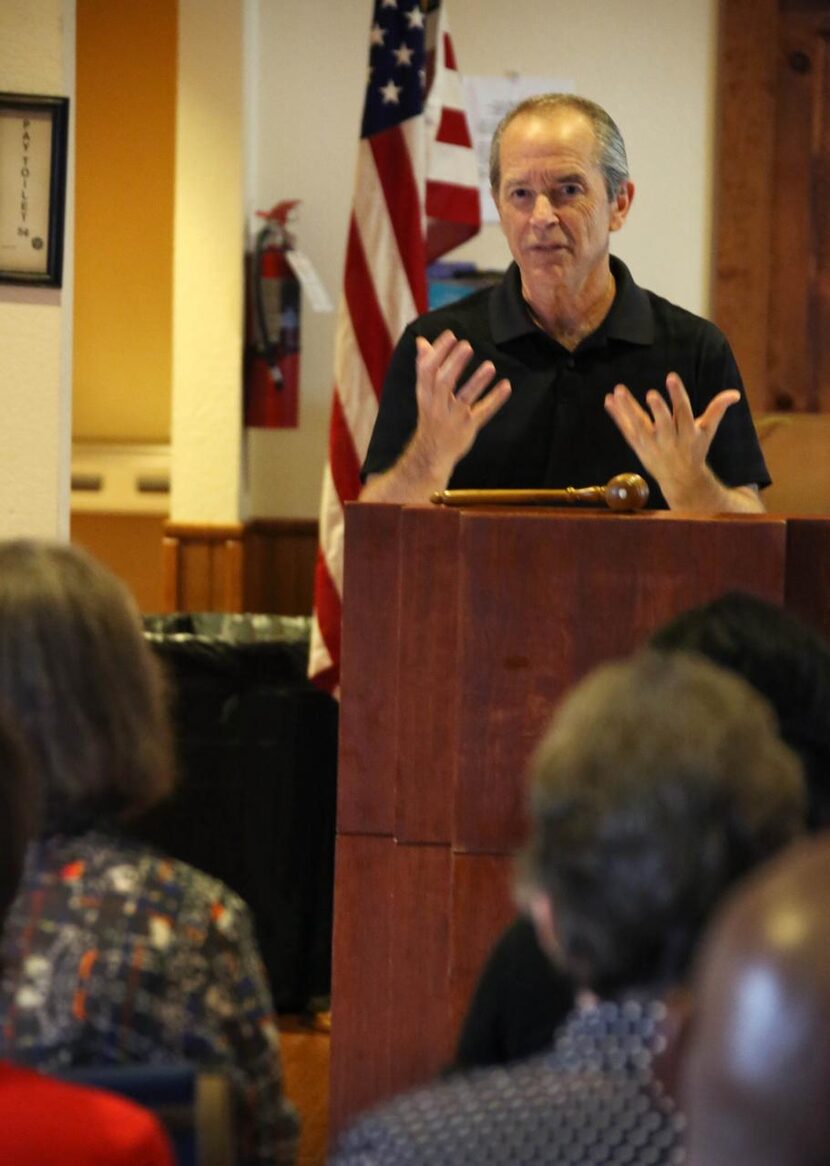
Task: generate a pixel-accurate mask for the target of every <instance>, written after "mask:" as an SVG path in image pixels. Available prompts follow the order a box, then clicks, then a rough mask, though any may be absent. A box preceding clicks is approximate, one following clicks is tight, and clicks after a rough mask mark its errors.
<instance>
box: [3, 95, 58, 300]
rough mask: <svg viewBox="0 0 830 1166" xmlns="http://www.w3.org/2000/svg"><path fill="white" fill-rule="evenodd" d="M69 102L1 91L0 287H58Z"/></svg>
mask: <svg viewBox="0 0 830 1166" xmlns="http://www.w3.org/2000/svg"><path fill="white" fill-rule="evenodd" d="M68 137H69V98H68V97H46V96H39V95H34V94H28V93H0V283H13V284H27V285H34V286H38V287H60V286H61V284H62V280H63V237H64V217H65V210H66V157H67V144H68Z"/></svg>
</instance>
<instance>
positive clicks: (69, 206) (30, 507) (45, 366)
mask: <svg viewBox="0 0 830 1166" xmlns="http://www.w3.org/2000/svg"><path fill="white" fill-rule="evenodd" d="M0 77H2V79H3V80H2V86H1V87H2V89H3V90H6V91H8V92H12V93H25V94H43V95H47V96H56V97H68V98H69V99H70V127H69V158H68V167H67V183H66V208H65V215H66V218H65V224H64V262H63V287H62V288H38V287H26V286H23V285H12V284H4V283H0V399H1V400H2V407H3V440H2V454H1V455H0V538H10V537H18V536H22V535H25V536H32V537H42V538H55V537H60V538H65V537H66V536H67V535H68V531H69V472H70V470H69V467H70V456H71V442H72V435H71V395H72V255H73V247H72V245H73V198H72V192H73V188H74V165H73V161H74V156H75V149H74V97H75V0H36V2H34V3H33V2H32V0H2V3H0Z"/></svg>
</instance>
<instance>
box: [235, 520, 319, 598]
mask: <svg viewBox="0 0 830 1166" xmlns="http://www.w3.org/2000/svg"><path fill="white" fill-rule="evenodd" d="M317 530H318V524H317V522H316V520H314V519H277V518H255V519H252V520H251V521H250V522H249V523H247V524H246V526H245V538H244V549H245V584H244V585H245V610H246V611H272V612H275V613H276V614H277V615H311V611H312V607H313V601H314V563H315V560H316V557H317Z"/></svg>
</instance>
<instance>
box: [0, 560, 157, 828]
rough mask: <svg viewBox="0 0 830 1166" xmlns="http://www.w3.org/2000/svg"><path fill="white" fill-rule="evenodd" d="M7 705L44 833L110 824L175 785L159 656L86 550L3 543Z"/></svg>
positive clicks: (1, 630) (0, 620)
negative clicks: (30, 770)
mask: <svg viewBox="0 0 830 1166" xmlns="http://www.w3.org/2000/svg"><path fill="white" fill-rule="evenodd" d="M0 708H2V709H4V710H5V712H6V715H7V716H8V717H9V718H10V719H11V720H12V722H13V723H14V724H15V725H17V726H19V727H20V731H21V734H22V736H23V739H24V744H25V746H26V748H27V751H28V753H29V754H30V756H31V759H32V764H33V767H34V771H35V777H36V781H37V789H38V801H39V811H38V830H39V832H40V833H41V834H52V833H75V832H79V831H81V830H84V829H86V828H88V827H90V826H93V825H95V824H96V823H98V822H109V823H110V824H112V823H113V822H114V821H116V820H123V819H126V818H128V817H130V816H131V815H133V814H136V813H138V812H140V811H141V810H143V809H145V808H147V807H148V806H150V805H152V804H154V803H155V802H156V801H158V800H159V799H160V798H161V797H163V796H164V795H165V794H166V793H167V792H169V789H170V785H171V782H172V774H173V765H172V752H171V735H170V727H169V721H168V717H167V712H166V708H165V697H164V686H163V682H162V678H161V673H160V670H159V666H158V664H157V662H156V660H155V658H154V656H153V655H152V652H151V650H150V648H149V647H148V646H147V644H146V643H145V641H144V638H143V635H142V632H141V627H140V622H139V616H138V612H137V610H136V608H135V605H134V603H133V602H132V600H131V598H130V596H129V593H128V592H127V590H126V588H125V587H124V586H123V585H122V584H121V583H120V582H119V581H118V580H117V579H116V578H115V576H114V575H112V574H111V573H110V572H109V571H108V570H107V569H106V568H105V567H103V566H102V565H101V564H99V563H97V562H96V561H95V560H94V559H92V558H91V557H90V556H89V555H87V554H86V553H84V552H83V551H80V550H78V549H76V548H74V547H70V546H65V545H58V544H52V543H46V542H36V541H22V540H20V541H13V542H5V543H0Z"/></svg>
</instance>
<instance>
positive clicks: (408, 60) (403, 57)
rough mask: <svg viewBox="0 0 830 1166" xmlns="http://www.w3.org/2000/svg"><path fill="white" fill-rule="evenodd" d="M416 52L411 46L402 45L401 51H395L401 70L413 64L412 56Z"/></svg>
mask: <svg viewBox="0 0 830 1166" xmlns="http://www.w3.org/2000/svg"><path fill="white" fill-rule="evenodd" d="M413 52H414V50H413V49H411V48H410V47H409V45H401V47H400V48H399V49H395V54H394V55H395V60H396V61H397V62H398V64H399V65H400V66H401V68H404V69H406V68H408V67H409V66H410V65H411V64H412V54H413Z"/></svg>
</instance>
